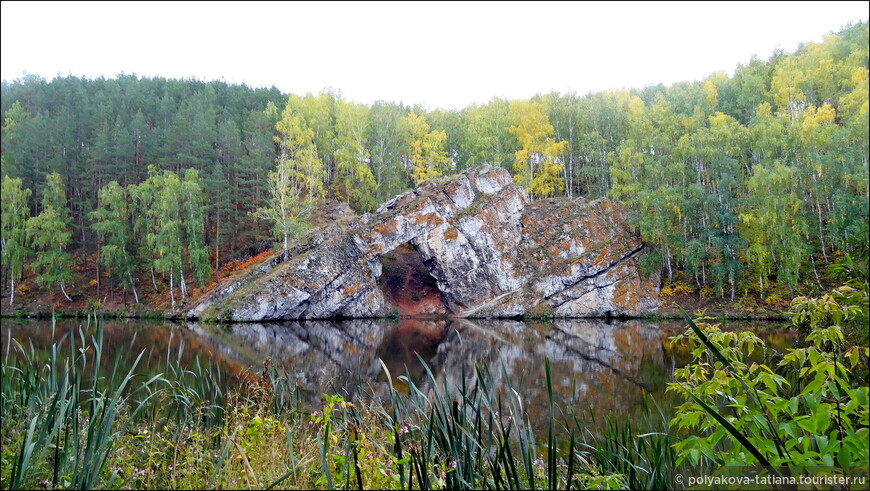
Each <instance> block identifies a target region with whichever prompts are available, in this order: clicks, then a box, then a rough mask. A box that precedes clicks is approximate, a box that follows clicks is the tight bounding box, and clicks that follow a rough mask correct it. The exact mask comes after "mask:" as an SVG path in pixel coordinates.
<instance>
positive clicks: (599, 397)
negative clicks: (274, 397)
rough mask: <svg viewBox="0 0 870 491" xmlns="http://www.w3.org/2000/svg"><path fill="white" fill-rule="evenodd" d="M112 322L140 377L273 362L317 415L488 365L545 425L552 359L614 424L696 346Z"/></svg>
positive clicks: (319, 324) (445, 328)
mask: <svg viewBox="0 0 870 491" xmlns="http://www.w3.org/2000/svg"><path fill="white" fill-rule="evenodd" d="M102 322H103V328H104V355H103V356H104V357H105V359H107V360H111V359H112V358H111V356H112V352H113V351H115V350H118V349H119V348H120V347H125V348H127V349H128V350H129V351H130V352H132V353H134V354H138V353H139V352H140V351H143V350H144V351H145V354H144V355H143V362H142V363H141V370H142V371H143V372H145V373H148V374H151V373H157V372H160V371H162V370H163V367H164V365H165V363H166V360H167V359H169V358H177V359H180V360H182V362H183V363H184V364H189V363H193V362H194V360H195V359H196V358H197V356H199V357H202V358H207V359H210V360H212V361H213V362H215V363H219V364H220V365H222V366H223V367H224V368H225V369H226V371H227V372H228V373H229V374H230V375H231V376H232V378H233V379H234V380H236V381H239V380H244V379H245V376H246V375H250V374H257V373H259V372H260V371H261V370H262V367H263V364H264V361H265V360H266V359H270V363H271V366H273V367H275V368H276V369H277V370H278V371H279V373H282V374H286V375H287V376H288V377H289V378H290V379H291V380H292V381H293V382H294V383H295V384H296V386H297V387H298V391H297V394H296V397H299V398H301V399H302V402H303V404H304V405H305V406H306V407H308V408H310V409H315V408H318V407H319V405H320V398H321V395H322V394H324V393H328V394H339V395H342V396H344V397H345V398H350V399H353V398H355V397H357V395H358V392H357V390H358V389H360V388H365V389H366V390H367V391H368V392H367V393H368V394H375V395H376V396H385V395H386V394H387V390H388V389H389V385H388V382H387V380H388V379H387V376H386V374H385V370H384V367H386V368H387V370H389V372H390V375H391V378H392V380H393V385H394V387H395V388H396V389H398V390H405V391H407V385H406V384H404V383H403V382H402V381H401V380H400V379H399V377H400V376H402V375H405V376H408V377H410V379H411V380H413V381H414V383H415V384H416V385H417V386H418V387H421V388H422V389H423V390H424V391H431V390H433V387H432V384H431V382H430V379H429V377H428V376H427V372H426V368H425V367H424V365H423V364H422V363H421V362H420V359H422V360H424V361H425V363H426V365H427V366H428V367H429V369H430V370H431V372H432V375H433V376H434V377H435V378H436V379H437V380H438V381H439V382H438V390H443V388H444V387H445V386H446V388H447V390H448V391H449V392H453V391H457V390H458V388H459V387H461V386H462V384H463V378H464V379H465V384H466V386H467V387H471V386H473V379H474V374H475V371H474V370H475V366H478V367H483V366H486V367H488V369H489V371H490V373H491V374H492V377H493V380H494V382H495V383H494V386H495V387H496V388H497V390H506V388H507V387H508V383H509V384H510V387H511V388H512V389H513V390H515V391H516V393H517V394H518V395H519V399H520V401H521V403H522V406H523V410H524V412H525V413H526V417H527V418H528V419H529V420H530V421H532V422H535V421H546V420H547V416H548V411H549V398H548V392H547V388H546V382H545V371H544V367H545V363H544V359H545V358H548V359H549V360H550V364H551V373H552V385H553V397H554V400H555V402H556V406H557V407H559V408H572V407H573V408H574V410H575V411H577V413H578V414H585V415H589V414H591V415H594V416H595V418H596V419H597V420H603V419H604V416H606V415H608V414H620V415H631V414H634V412H635V411H637V410H638V409H639V408H640V406H641V404H642V401H643V395H644V393H648V394H651V395H653V396H654V397H655V398H656V400H658V401H667V400H668V397H669V395H670V394H665V388H666V385H667V383H668V382H669V381H671V380H672V374H673V369H674V367H675V366H679V365H680V364H682V363H685V362H686V361H688V355H687V353H685V351H681V350H680V349H679V348H676V347H671V344H670V343H669V342H668V338H669V337H670V336H672V335H674V334H677V333H679V332H682V331H683V329H684V324H683V323H680V322H656V323H653V322H647V321H643V320H627V321H625V320H554V321H552V322H540V321H537V322H522V321H518V320H467V319H439V320H431V319H430V320H426V319H413V318H400V319H357V320H343V321H299V322H281V323H268V324H267V323H263V324H259V323H241V324H231V325H214V324H199V323H174V322H167V321H146V320H134V319H124V320H104V321H102ZM86 326H87V321H85V320H83V319H62V320H58V321H57V323H56V325H55V326H54V327H52V323H51V321H50V320H25V321H17V320H11V319H3V321H2V356H4V357H9V356H14V352H15V350H14V349H10V348H11V347H12V345H13V342H12V340H13V339H15V340H17V341H18V342H20V343H22V344H24V345H27V343H28V342H32V343H33V345H34V347H36V348H37V349H40V348H44V347H47V346H49V345H50V344H51V342H52V340H53V339H55V340H61V339H64V336H65V335H68V333H70V332H71V331H77V330H78V329H79V328H80V327H83V328H84V327H86ZM725 327H726V328H729V329H752V330H754V331H756V332H759V333H760V334H761V337H762V338H765V339H767V341H768V344H769V345H771V346H772V347H773V348H775V349H779V350H780V351H781V350H782V349H785V348H788V347H790V346H791V345H792V343H793V342H794V339H796V335H795V334H793V332H792V331H789V330H787V329H786V328H785V326H784V325H783V324H771V323H755V324H738V323H734V324H732V325H727V326H725ZM91 330H93V327H91ZM89 337H90V335H88V338H89ZM67 343H68V341H67ZM418 355H419V358H418ZM381 362H383V363H381ZM507 381H509V382H507ZM445 384H446V385H445ZM665 405H666V406H667V405H668V404H667V403H666V404H665ZM533 424H534V423H533Z"/></svg>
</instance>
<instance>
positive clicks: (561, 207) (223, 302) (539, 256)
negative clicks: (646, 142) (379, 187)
mask: <svg viewBox="0 0 870 491" xmlns="http://www.w3.org/2000/svg"><path fill="white" fill-rule="evenodd" d="M642 249H643V244H642V243H641V242H640V240H639V238H638V237H636V236H635V235H634V234H632V233H631V232H630V230H629V229H628V227H627V225H626V213H625V211H624V210H623V209H622V208H621V207H620V206H619V205H618V204H616V203H613V202H610V201H607V200H597V201H592V202H587V201H585V200H583V199H567V198H559V199H555V198H554V199H548V200H541V201H536V202H533V203H529V201H528V200H527V199H526V196H525V194H524V192H523V190H522V189H521V188H519V187H517V186H516V185H514V183H513V180H512V179H511V176H510V174H509V173H508V172H507V171H506V170H504V169H500V168H492V167H489V166H484V167H480V168H477V169H472V170H469V171H466V172H464V173H462V174H459V175H455V176H451V177H447V178H442V179H438V180H432V181H427V182H425V183H423V184H421V185H420V186H418V187H417V188H416V189H414V190H412V191H408V192H406V193H403V194H400V195H399V196H396V197H395V198H393V199H392V200H390V201H388V202H386V203H384V204H383V205H381V206H380V207H379V208H378V209H377V210H376V211H375V212H374V213H367V214H365V215H363V216H362V217H360V218H359V219H358V220H356V221H355V222H354V223H352V224H350V225H349V226H348V227H346V229H344V230H341V231H338V230H336V231H335V233H333V234H331V236H329V237H326V238H321V239H319V240H318V243H317V244H316V245H314V246H313V247H310V248H307V249H305V248H303V249H301V250H300V251H299V252H298V253H297V254H296V255H294V256H293V257H292V258H291V259H290V260H289V261H287V262H286V263H282V264H278V265H275V266H274V267H273V268H271V269H270V270H269V271H267V272H264V273H263V274H261V275H259V276H257V277H253V278H251V279H249V280H248V281H247V282H246V283H244V284H234V285H232V286H231V287H227V288H226V289H225V291H223V292H221V294H219V295H215V296H212V297H210V300H208V301H206V302H204V303H202V304H200V305H197V306H195V307H194V308H192V309H191V310H190V311H189V312H188V317H190V318H198V317H201V318H219V317H220V318H227V317H230V316H231V317H232V319H233V320H236V321H263V320H277V319H315V318H339V317H345V318H354V317H377V316H384V315H389V314H390V313H394V312H398V313H401V314H416V313H422V312H439V313H449V314H453V315H457V316H461V317H516V316H522V315H539V316H553V317H601V316H626V315H627V316H634V315H638V314H642V313H645V312H649V311H652V310H655V309H656V308H657V307H658V294H659V292H658V278H657V277H651V278H644V277H642V276H641V274H640V272H639V269H638V256H639V254H640V253H641V251H642Z"/></svg>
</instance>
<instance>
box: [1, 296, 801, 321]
mask: <svg viewBox="0 0 870 491" xmlns="http://www.w3.org/2000/svg"><path fill="white" fill-rule="evenodd" d="M16 304H17V302H16ZM788 306H789V303H788V302H778V303H777V304H775V305H770V304H768V303H764V302H762V301H758V300H757V299H747V298H738V299H737V300H735V301H734V302H729V301H727V300H725V299H722V298H718V297H712V298H701V297H700V296H699V295H695V294H689V295H674V296H670V297H668V298H662V299H661V305H660V307H659V309H658V310H656V311H655V312H651V313H649V314H646V315H643V316H640V317H637V318H640V319H651V320H656V319H682V318H683V314H682V312H681V310H680V309H682V310H685V311H686V312H688V313H689V315H691V316H692V317H707V318H714V319H719V320H787V319H788V315H789V314H788ZM16 307H17V308H12V309H10V308H8V305H7V306H6V307H5V308H3V309H0V317H3V318H51V317H52V315H55V316H58V317H61V318H63V317H78V318H84V317H88V316H92V315H94V314H96V315H97V316H99V317H108V318H119V319H120V318H131V319H167V320H177V319H183V318H185V317H184V315H183V314H184V313H183V312H182V311H175V312H173V311H172V310H171V309H170V308H169V306H168V305H157V306H146V305H145V304H140V305H138V306H137V305H135V304H127V305H124V304H112V303H105V304H99V303H97V302H94V301H92V300H90V299H89V300H86V301H85V302H73V303H70V302H66V301H64V302H57V301H52V300H51V299H48V298H40V297H34V298H31V299H29V300H28V301H25V302H22V303H21V304H18V305H16ZM439 317H447V315H446V314H445V315H441V316H439ZM524 318H526V319H541V318H546V317H545V316H525V317H524Z"/></svg>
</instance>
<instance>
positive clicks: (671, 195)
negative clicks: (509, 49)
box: [2, 22, 870, 307]
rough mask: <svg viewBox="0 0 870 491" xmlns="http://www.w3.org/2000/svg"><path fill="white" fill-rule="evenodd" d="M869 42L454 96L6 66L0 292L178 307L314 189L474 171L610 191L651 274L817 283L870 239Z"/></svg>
mask: <svg viewBox="0 0 870 491" xmlns="http://www.w3.org/2000/svg"><path fill="white" fill-rule="evenodd" d="M868 46H870V43H868V24H867V23H866V22H863V23H858V24H854V25H851V26H848V27H846V28H844V29H843V30H842V31H840V32H839V33H837V34H832V35H829V36H827V37H826V38H825V39H824V41H822V42H819V43H815V42H812V43H806V44H804V45H802V46H801V47H800V48H798V49H797V50H796V51H795V52H794V53H784V52H777V53H775V54H773V55H772V56H771V57H770V58H769V59H767V60H761V59H758V58H757V57H753V58H752V59H751V60H748V61H747V62H746V63H745V64H740V65H739V66H738V67H736V69H735V70H734V73H733V75H732V76H729V75H726V74H725V73H723V72H717V73H713V74H711V75H709V76H708V77H707V78H705V79H703V80H699V81H695V82H681V83H676V84H673V85H670V86H664V85H655V86H648V87H645V88H643V89H632V90H620V91H609V92H598V93H589V94H585V95H579V94H573V93H571V94H561V93H549V94H539V95H537V96H535V97H533V98H531V99H530V100H514V101H508V100H503V99H499V98H493V99H492V100H490V101H489V102H488V103H486V104H481V105H473V106H469V107H466V108H463V109H461V110H440V109H437V110H427V109H425V108H423V107H419V106H413V107H412V106H406V105H404V104H399V103H394V102H388V101H378V102H376V103H374V104H372V105H370V106H369V105H364V104H358V103H354V102H352V101H348V100H346V99H345V98H344V97H343V96H342V95H341V94H340V93H339V92H337V91H325V92H321V93H319V94H317V95H313V94H305V95H299V94H284V93H282V92H281V91H279V90H278V89H276V88H274V87H272V88H271V89H263V88H257V89H253V88H250V87H247V86H245V85H231V84H227V83H225V82H220V81H199V80H174V79H164V78H160V77H155V78H139V77H138V76H136V75H135V74H133V75H125V74H121V75H118V76H117V77H116V78H110V79H106V78H98V79H86V78H80V77H76V76H65V77H64V76H58V77H56V78H54V79H52V80H51V81H46V80H45V79H42V78H40V77H38V76H24V77H23V78H21V79H18V80H15V81H12V82H9V81H6V80H4V81H3V83H2V112H3V114H4V120H3V126H2V175H3V182H2V279H3V282H2V283H3V287H2V290H3V292H4V300H6V298H7V297H8V305H13V303H14V300H15V297H16V294H17V295H22V294H25V293H26V288H25V290H24V291H22V285H23V283H22V278H26V277H27V275H32V277H34V278H35V283H36V285H37V286H38V288H41V289H43V290H44V291H51V292H52V294H53V295H54V294H56V295H59V297H58V298H65V299H67V300H68V301H71V299H72V297H73V296H75V295H76V294H78V295H84V296H89V295H91V294H92V292H96V294H95V297H97V298H102V297H104V296H105V295H106V294H107V293H108V292H111V295H112V296H115V295H120V294H123V295H124V298H125V301H126V299H127V298H128V296H129V299H130V300H131V301H134V302H136V303H139V302H140V301H145V300H143V298H142V297H143V291H148V292H158V291H166V290H168V291H169V292H170V294H171V295H172V301H173V303H174V302H175V301H176V300H178V299H176V294H177V295H178V296H179V297H180V298H179V299H180V300H181V301H183V300H184V299H185V297H187V296H188V295H190V294H191V291H190V289H198V290H200V291H201V290H203V289H208V288H209V286H210V285H213V284H214V283H215V282H216V280H218V271H219V270H220V269H221V267H223V266H225V265H226V264H228V263H230V262H234V261H235V262H239V261H244V260H246V259H247V258H250V257H252V256H254V255H256V254H259V253H261V252H263V251H266V250H269V249H271V248H273V247H276V248H278V249H283V250H284V254H286V253H287V252H286V251H287V244H288V241H289V240H290V239H292V238H294V237H298V236H299V235H300V234H302V233H303V232H304V231H305V230H306V228H307V227H309V226H310V225H309V217H310V215H311V213H312V211H313V210H315V209H316V208H317V206H318V203H319V202H320V200H322V199H324V198H330V199H335V200H339V201H343V202H346V203H347V204H348V205H349V206H350V207H351V208H353V209H354V210H356V211H357V212H366V211H371V210H373V209H374V208H375V207H376V206H377V205H378V204H379V203H381V202H383V201H385V200H387V199H389V198H391V197H393V196H394V195H396V194H398V193H400V192H402V191H405V190H407V189H410V188H411V187H413V186H414V185H416V184H418V183H420V182H422V181H424V180H426V179H431V178H436V177H439V176H444V175H450V174H454V173H457V172H461V171H463V170H465V169H467V168H470V167H474V166H478V165H482V164H490V165H493V166H499V167H504V168H506V169H508V170H509V171H510V172H511V173H512V175H513V176H514V180H515V182H516V183H517V184H518V185H521V186H523V187H524V188H525V189H526V191H527V193H528V195H529V198H530V199H539V198H546V197H553V196H557V197H558V196H565V197H572V198H573V197H584V198H588V199H596V198H600V197H607V198H610V199H614V200H618V201H620V202H622V203H623V204H624V205H625V206H626V207H627V208H628V209H629V211H630V215H631V224H632V226H633V227H635V228H636V230H637V231H638V233H639V234H640V236H641V238H642V239H643V240H644V242H645V243H646V244H647V245H648V246H649V248H648V252H647V253H646V254H645V255H644V256H643V258H642V261H643V263H642V264H643V267H644V270H645V271H646V272H653V271H661V274H662V279H663V285H665V286H666V287H671V288H676V287H680V288H684V289H688V290H692V291H698V292H700V293H701V294H703V295H707V296H717V297H723V298H725V299H730V300H731V301H733V300H734V299H735V298H737V297H739V296H745V297H749V296H751V297H753V298H757V299H759V300H761V301H768V302H777V301H782V300H783V299H790V298H791V297H792V296H794V295H796V294H798V293H802V292H804V293H805V292H809V291H818V290H821V289H822V288H823V285H822V283H823V280H824V267H825V266H826V265H829V264H832V263H834V262H836V261H838V260H841V259H842V258H843V257H844V256H845V254H846V253H847V252H848V251H849V248H848V247H849V246H848V244H850V243H851V242H854V241H855V240H858V241H859V242H863V243H864V246H863V247H865V248H866V241H867V222H868V197H870V195H868V155H870V150H868V66H870V63H868V58H870V52H868ZM723 68H726V67H723ZM457 76H461V74H457ZM83 264H84V265H86V266H82V265H83ZM16 292H17V293H16ZM4 303H6V302H4ZM4 307H5V306H4Z"/></svg>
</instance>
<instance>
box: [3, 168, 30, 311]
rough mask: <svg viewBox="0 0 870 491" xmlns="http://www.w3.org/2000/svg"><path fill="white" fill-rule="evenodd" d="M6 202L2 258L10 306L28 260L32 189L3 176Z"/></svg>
mask: <svg viewBox="0 0 870 491" xmlns="http://www.w3.org/2000/svg"><path fill="white" fill-rule="evenodd" d="M2 194H3V200H2V202H0V246H2V249H0V257H2V258H3V266H2V267H3V269H5V270H6V274H7V275H8V277H9V305H12V302H13V300H14V299H15V280H18V279H21V274H22V273H23V272H24V262H25V259H26V257H27V253H28V248H27V229H26V225H27V219H28V216H29V215H30V210H29V209H28V207H27V201H28V199H29V198H30V190H29V189H22V187H21V179H12V178H10V177H9V176H3V184H2Z"/></svg>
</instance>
